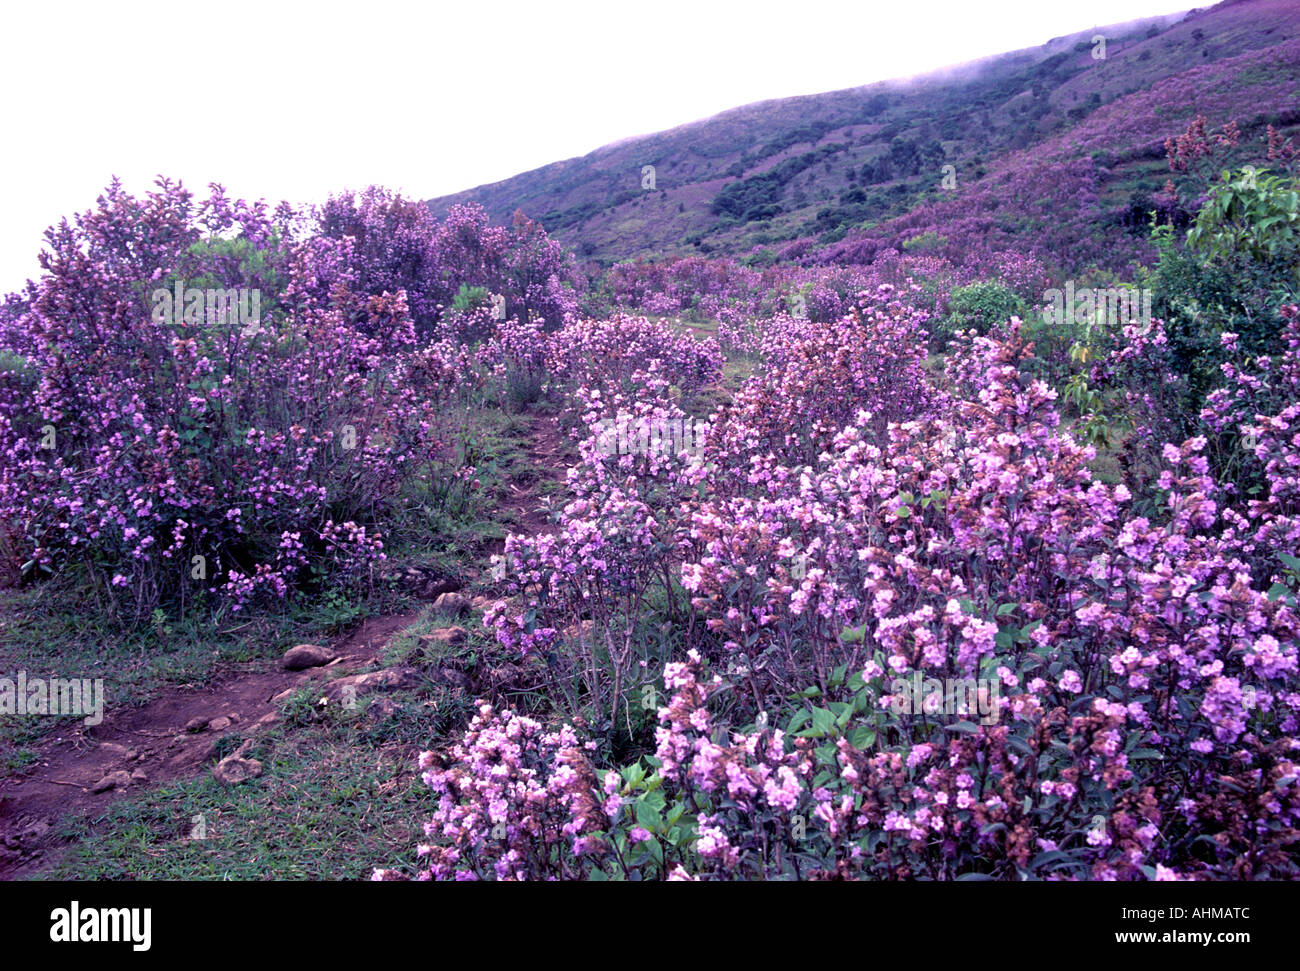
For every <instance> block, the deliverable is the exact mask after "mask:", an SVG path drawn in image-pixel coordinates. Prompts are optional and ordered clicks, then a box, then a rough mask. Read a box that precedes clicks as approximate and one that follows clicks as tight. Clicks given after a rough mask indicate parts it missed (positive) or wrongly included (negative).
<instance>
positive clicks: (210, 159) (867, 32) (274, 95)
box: [0, 0, 1190, 292]
mask: <svg viewBox="0 0 1300 971" xmlns="http://www.w3.org/2000/svg"><path fill="white" fill-rule="evenodd" d="M1189 7H1190V4H1188V3H1187V2H1186V0H1182V2H1178V3H1173V2H1169V0H1089V2H1087V3H1060V2H1056V0H1047V2H1044V0H985V2H971V0H913V2H906V3H904V2H898V0H889V2H880V0H849V2H839V3H825V2H818V0H800V2H797V3H791V2H790V0H785V2H782V3H774V2H766V0H747V2H740V3H714V2H709V0H691V2H677V0H654V2H636V0H596V2H567V0H565V2H552V3H547V2H542V0H534V2H527V3H505V2H500V3H494V2H485V0H458V2H456V3H454V4H451V3H429V4H420V3H418V2H410V0H407V2H392V3H390V2H383V0H364V2H355V0H354V2H349V3H346V4H342V3H337V4H336V3H332V2H313V3H302V4H298V3H293V4H290V3H279V2H275V0H260V2H255V3H246V2H239V0H234V2H219V3H205V4H195V3H187V2H174V0H173V2H166V3H114V2H111V0H109V2H97V3H86V4H84V5H83V4H75V3H56V2H44V0H34V2H27V3H22V4H13V3H6V4H4V6H3V8H2V12H0V36H3V37H4V38H5V51H4V54H3V57H0V91H3V95H0V98H2V99H3V100H2V101H0V118H2V120H3V126H2V127H0V131H3V133H4V142H5V145H4V149H3V155H2V158H0V174H2V175H3V179H2V180H0V186H2V189H0V192H2V198H0V292H4V291H9V290H13V289H16V288H18V287H19V286H20V285H21V284H22V282H23V281H24V280H25V279H26V278H27V277H29V276H35V275H36V274H37V273H38V272H39V267H38V265H37V263H36V254H37V253H38V252H39V250H40V248H41V245H42V236H41V234H42V232H43V231H44V229H45V227H46V226H48V225H50V224H51V223H54V222H56V221H57V220H58V219H59V218H60V217H62V216H65V215H67V216H70V215H72V214H73V213H74V212H80V211H83V210H85V209H88V208H90V207H92V206H93V205H94V201H95V197H96V196H97V195H98V194H99V192H100V191H101V190H102V189H103V188H104V186H105V185H107V183H108V181H109V179H110V178H111V177H112V176H113V175H117V176H119V177H121V179H122V180H123V182H124V183H125V184H126V186H127V188H128V189H130V190H131V191H133V192H137V193H138V192H143V191H145V190H147V189H148V188H149V187H150V185H151V184H152V181H153V179H154V177H155V176H156V175H158V174H165V175H168V176H171V177H172V178H179V179H180V180H182V181H183V182H184V183H185V184H186V185H187V186H189V187H191V188H193V189H195V190H203V189H205V187H206V186H207V184H208V183H209V182H221V183H222V184H224V185H225V186H226V187H227V189H228V190H230V192H231V194H232V195H235V196H240V197H244V198H266V199H268V200H271V201H278V200H280V199H288V200H290V201H291V202H295V203H307V202H316V201H320V200H322V199H324V198H325V197H326V196H327V195H328V194H329V193H331V192H336V191H339V190H342V189H347V188H362V187H364V186H366V185H369V184H372V183H377V184H381V185H386V186H389V187H390V188H393V189H397V190H400V191H402V192H403V193H405V194H407V195H411V196H417V197H420V198H430V197H433V196H437V195H444V194H446V193H449V192H456V191H458V190H461V189H467V188H471V187H472V186H475V185H480V184H482V183H485V182H495V181H499V180H501V179H504V178H507V177H509V176H511V175H514V174H516V173H518V172H522V171H526V170H528V169H532V168H536V167H538V166H540V165H544V164H546V163H548V162H553V161H556V160H559V159H564V158H571V157H573V156H576V155H584V154H586V153H587V152H589V151H591V150H592V149H595V148H598V147H600V146H601V145H605V144H608V143H609V142H612V141H617V140H619V139H621V138H626V137H628V136H630V135H638V134H645V133H649V132H654V131H661V130H663V129H665V128H672V127H674V126H676V125H679V124H683V123H685V122H688V121H693V120H695V119H698V118H704V117H708V116H709V115H712V114H716V113H717V112H719V111H723V110H725V109H727V108H732V107H736V106H738V105H742V104H747V103H749V102H753V101H761V100H764V99H766V98H778V97H787V96H790V95H799V94H812V93H816V92H819V91H831V90H835V89H838V88H847V87H853V86H856V85H860V84H867V83H870V82H872V81H878V80H883V79H886V78H893V77H903V76H907V75H912V74H917V73H921V72H924V71H927V70H931V69H933V68H937V67H943V66H945V65H949V64H956V63H960V62H963V61H968V60H973V59H975V58H978V57H982V56H985V55H989V54H995V53H999V52H1002V51H1007V50H1015V49H1018V48H1023V47H1033V46H1037V45H1039V44H1042V43H1044V42H1045V41H1047V40H1048V39H1049V38H1052V37H1057V36H1060V35H1063V34H1068V33H1072V32H1075V31H1079V30H1087V29H1089V28H1091V27H1094V26H1098V25H1104V24H1109V23H1115V22H1120V21H1127V20H1132V19H1138V18H1140V17H1144V16H1150V15H1155V14H1163V13H1171V12H1174V11H1179V10H1185V9H1189ZM200 194H202V192H200Z"/></svg>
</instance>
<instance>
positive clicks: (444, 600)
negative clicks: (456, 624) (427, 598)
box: [433, 593, 470, 617]
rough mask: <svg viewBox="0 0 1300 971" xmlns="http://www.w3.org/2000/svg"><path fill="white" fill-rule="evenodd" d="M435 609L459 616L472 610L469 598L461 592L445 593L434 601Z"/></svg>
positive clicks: (442, 612) (441, 612)
mask: <svg viewBox="0 0 1300 971" xmlns="http://www.w3.org/2000/svg"><path fill="white" fill-rule="evenodd" d="M433 609H434V610H435V611H437V612H438V613H440V614H451V615H452V616H454V617H458V616H460V615H461V614H467V613H469V611H470V602H469V599H468V598H466V597H464V596H462V595H461V594H459V593H444V594H441V595H439V597H438V599H437V600H435V601H434V602H433Z"/></svg>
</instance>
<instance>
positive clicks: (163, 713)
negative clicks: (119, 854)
mask: <svg viewBox="0 0 1300 971" xmlns="http://www.w3.org/2000/svg"><path fill="white" fill-rule="evenodd" d="M418 616H419V611H413V612H411V613H406V614H396V615H392V616H387V617H373V618H370V619H368V620H366V621H365V622H363V623H362V624H361V626H360V627H359V628H357V629H356V630H355V631H353V632H352V633H350V634H348V635H347V636H346V637H344V638H343V639H342V640H341V641H340V642H338V643H336V644H333V645H322V646H328V647H329V649H330V652H331V653H333V654H337V655H338V657H337V659H336V660H334V661H332V662H331V663H330V664H329V665H327V666H325V667H317V668H309V669H308V670H305V671H286V670H283V669H278V668H277V669H272V670H259V671H251V672H249V671H237V670H231V671H225V672H220V673H219V674H218V675H217V676H216V677H215V678H214V679H213V680H212V681H211V682H209V683H208V684H206V685H204V686H203V687H201V688H191V687H188V686H184V685H175V686H168V687H167V688H165V689H164V690H163V691H162V693H161V694H160V695H159V696H158V697H157V698H155V699H154V700H152V701H150V702H148V703H147V704H144V705H142V706H140V707H138V708H127V709H122V710H118V711H113V710H106V711H105V712H104V720H103V721H102V722H101V723H100V724H98V725H94V726H87V725H85V724H84V723H82V722H77V723H75V724H74V725H72V726H70V727H69V729H68V730H67V731H64V732H61V733H57V734H55V735H52V736H49V737H47V738H45V739H42V740H41V741H39V742H37V743H36V744H35V745H34V746H33V747H34V749H35V750H36V752H37V754H38V757H37V760H36V761H35V762H34V763H33V764H31V765H30V766H28V767H27V768H26V769H25V770H24V771H22V772H19V773H15V774H13V775H10V776H8V777H6V778H4V779H2V780H0V879H14V878H18V877H23V876H30V875H32V874H34V873H36V872H38V871H40V870H43V869H45V868H46V867H47V866H48V865H49V863H50V862H51V856H52V854H53V853H55V852H57V849H56V846H57V840H56V833H57V830H56V824H57V823H58V820H59V817H60V816H62V815H64V814H71V815H81V816H84V815H88V814H90V813H94V812H100V811H102V810H103V809H104V808H105V807H106V806H108V805H110V804H111V803H113V802H115V801H116V800H118V799H123V798H126V797H127V796H129V795H132V794H134V793H136V792H138V791H139V789H140V788H141V787H146V786H148V787H153V786H158V785H161V784H163V783H167V782H172V781H174V780H177V779H185V778H191V777H194V776H198V775H201V774H203V773H204V772H209V771H211V769H212V759H213V756H214V755H215V754H217V752H218V747H219V746H220V745H221V740H222V739H223V738H225V737H226V736H235V737H247V736H251V735H253V734H255V733H256V732H257V731H258V730H260V729H261V728H266V727H270V726H271V725H274V724H275V723H276V722H277V721H279V718H280V716H279V707H280V702H281V701H282V700H283V696H284V694H285V693H286V692H292V691H294V690H297V689H298V688H300V687H303V686H305V685H308V684H311V683H313V682H322V681H325V680H327V679H328V678H329V677H330V676H331V675H332V674H336V673H340V672H343V671H353V670H355V669H357V668H362V667H367V666H369V665H373V664H375V663H376V662H377V655H378V653H379V651H380V650H382V648H383V647H384V645H385V644H387V643H388V641H389V639H390V638H391V637H392V636H393V635H394V634H395V633H397V632H398V631H400V630H403V629H405V628H406V627H407V626H409V625H410V624H411V623H412V622H414V621H415V619H416V618H417V617H418ZM221 719H224V721H222V720H221ZM227 747H229V748H232V749H233V746H231V745H227ZM115 772H125V773H127V775H128V776H130V778H131V783H130V785H129V786H128V787H123V788H116V787H109V788H107V789H105V790H104V791H101V792H95V791H94V790H95V789H96V788H99V785H98V784H99V783H100V781H101V780H103V779H105V778H106V777H107V776H109V774H110V773H115Z"/></svg>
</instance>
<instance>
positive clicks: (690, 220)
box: [429, 0, 1300, 264]
mask: <svg viewBox="0 0 1300 971" xmlns="http://www.w3.org/2000/svg"><path fill="white" fill-rule="evenodd" d="M1095 34H1101V35H1102V36H1104V37H1105V38H1106V50H1105V55H1106V56H1105V57H1104V58H1097V57H1094V53H1095V47H1094V45H1093V43H1092V41H1091V38H1092V37H1093V36H1094V35H1095ZM1298 38H1300V4H1296V3H1294V2H1289V0H1230V2H1227V3H1222V4H1219V5H1217V6H1215V7H1213V8H1210V9H1207V10H1203V11H1192V12H1190V13H1188V14H1186V15H1180V14H1175V15H1168V16H1164V17H1153V18H1146V19H1143V20H1138V21H1133V22H1131V23H1127V24H1122V25H1113V26H1110V27H1103V28H1097V29H1095V30H1090V31H1085V32H1082V33H1079V34H1072V35H1069V36H1066V37H1060V38H1054V39H1053V40H1050V41H1048V42H1047V43H1045V44H1043V45H1042V46H1041V47H1037V48H1031V49H1028V50H1022V51H1015V52H1011V53H1007V54H1002V55H999V56H996V57H992V58H987V59H985V60H983V61H981V62H977V63H974V64H970V65H964V66H961V67H959V68H953V69H948V70H945V71H941V72H937V73H934V74H931V75H927V76H925V77H922V78H919V79H915V80H911V81H907V82H882V83H878V84H873V85H868V86H865V87H859V88H851V89H847V90H843V91H835V92H829V93H826V94H820V95H813V96H808V97H799V98H788V99H780V100H776V101H767V102H761V103H758V104H753V105H747V106H745V107H742V108H736V109H733V110H731V111H728V112H724V113H723V114H720V115H717V116H715V117H713V118H709V119H706V120H704V121H699V122H694V123H691V124H689V125H684V126H682V127H679V128H676V129H673V130H671V131H667V132H662V133H659V134H656V135H651V136H646V137H640V138H633V139H628V140H626V141H623V142H619V143H616V144H614V145H609V146H605V147H603V148H600V149H598V150H596V151H594V152H592V153H590V154H588V155H586V156H583V157H581V158H575V159H568V160H566V161H562V162H556V163H553V164H551V165H548V166H544V167H543V168H540V169H536V170H533V171H531V172H525V173H522V174H520V175H517V176H514V177H513V178H510V179H507V180H505V181H503V182H498V183H494V184H491V185H485V186H479V187H477V188H474V189H471V190H468V191H466V192H462V193H458V194H456V195H451V196H444V197H441V198H438V199H433V200H430V203H429V204H430V206H432V207H433V209H434V210H435V211H436V212H438V213H442V212H444V211H445V210H446V209H447V208H449V207H450V206H452V205H455V204H460V203H466V202H477V203H479V204H481V205H482V206H483V207H484V208H485V209H486V210H487V211H488V213H489V215H490V216H491V217H492V218H493V220H494V221H501V222H504V221H507V220H508V219H509V218H510V217H511V215H512V214H513V212H514V211H515V210H516V209H522V210H523V211H524V212H525V213H526V214H527V215H529V216H530V217H533V218H535V219H538V220H540V221H541V222H542V224H543V225H544V226H545V228H546V230H547V231H548V232H549V233H551V234H552V235H554V236H556V237H558V238H559V239H560V240H562V241H563V242H565V243H566V244H568V245H570V246H572V247H574V248H575V249H576V250H577V251H578V253H579V254H580V255H582V256H583V257H585V258H588V259H590V260H592V261H595V262H598V263H603V264H607V263H609V262H613V261H617V260H623V259H629V258H635V257H657V256H664V255H670V254H675V255H689V254H699V253H711V252H712V253H725V254H733V255H739V254H747V253H753V252H754V251H755V248H756V247H767V246H771V245H773V244H778V245H777V249H780V245H779V244H788V243H789V242H791V241H799V242H798V243H797V245H795V246H794V247H788V246H787V247H786V249H787V252H786V253H785V254H784V255H787V256H789V255H797V256H803V257H805V258H822V259H825V258H835V259H840V260H864V259H870V258H871V255H872V254H873V253H874V252H875V251H877V250H878V249H880V248H882V247H886V246H891V245H892V246H894V247H895V248H897V246H898V245H899V244H900V243H901V242H904V241H906V240H907V238H909V237H907V236H906V235H903V234H905V233H907V232H909V231H910V230H912V229H914V228H916V227H918V226H924V225H928V224H929V222H930V221H932V218H933V217H946V216H952V215H953V214H954V213H953V211H951V210H950V208H949V209H945V208H944V207H953V206H957V207H958V210H960V212H961V213H963V214H965V215H966V216H968V215H969V212H968V210H969V208H970V206H971V205H977V207H978V208H979V209H980V210H981V211H983V212H985V213H986V216H987V218H985V219H983V220H982V221H981V222H980V225H982V226H983V227H984V228H985V229H987V230H991V231H994V232H995V233H1001V234H1004V235H1016V234H1021V235H1022V237H1023V235H1024V234H1025V233H1033V234H1035V235H1038V234H1039V231H1040V230H1042V229H1043V228H1044V227H1045V226H1049V225H1050V224H1051V223H1053V222H1059V221H1060V220H1059V216H1060V213H1059V212H1058V209H1059V206H1056V205H1054V204H1053V203H1052V201H1051V199H1050V198H1046V197H1044V196H1043V195H1042V193H1040V192H1039V191H1037V190H1035V189H1034V188H1033V187H1032V186H1031V185H1029V184H1028V183H1027V181H1026V180H1028V182H1032V181H1033V180H1034V179H1042V178H1044V176H1045V173H1047V178H1048V182H1049V183H1051V184H1050V186H1048V187H1047V191H1048V196H1052V197H1055V198H1057V201H1059V200H1060V199H1062V198H1064V199H1070V200H1072V201H1073V202H1072V205H1073V209H1072V210H1071V212H1072V218H1071V219H1070V220H1068V221H1069V222H1071V225H1070V226H1067V227H1065V228H1064V229H1063V228H1062V227H1061V226H1059V225H1057V226H1055V227H1053V228H1052V231H1051V232H1048V233H1047V236H1048V237H1049V238H1046V239H1043V240H1041V241H1039V242H1040V244H1041V247H1042V248H1043V249H1044V250H1045V253H1046V255H1047V256H1048V257H1049V258H1050V257H1051V256H1053V255H1055V256H1056V257H1057V259H1058V260H1061V261H1065V260H1066V259H1067V257H1066V253H1067V251H1068V252H1069V253H1070V254H1071V257H1072V258H1083V257H1084V256H1090V255H1096V256H1097V257H1098V258H1100V259H1102V260H1103V261H1104V260H1106V259H1107V258H1114V257H1116V256H1117V255H1119V254H1122V255H1128V251H1129V249H1131V247H1124V246H1121V247H1119V248H1118V249H1116V248H1114V247H1111V246H1108V245H1103V244H1096V245H1091V246H1089V245H1083V247H1082V250H1080V251H1078V252H1076V250H1079V246H1080V240H1079V226H1077V225H1073V223H1076V222H1078V221H1079V220H1084V221H1086V222H1087V223H1088V224H1089V225H1094V226H1095V225H1096V224H1098V223H1100V224H1107V225H1113V224H1123V223H1124V222H1125V220H1129V221H1130V222H1131V221H1132V220H1131V217H1130V216H1129V215H1126V214H1129V213H1131V212H1132V211H1133V209H1134V206H1137V207H1138V208H1140V207H1141V204H1142V201H1143V199H1144V198H1145V196H1146V195H1148V194H1149V193H1151V192H1154V191H1156V190H1157V189H1158V188H1159V187H1160V185H1161V184H1162V183H1163V179H1164V173H1163V170H1162V165H1163V163H1162V161H1161V153H1160V151H1159V145H1160V144H1161V143H1162V142H1163V139H1164V138H1165V137H1166V136H1167V135H1170V134H1175V133H1176V132H1177V131H1179V130H1181V128H1182V127H1184V126H1185V124H1186V122H1187V120H1189V119H1190V118H1191V117H1192V116H1193V115H1194V114H1197V113H1203V114H1206V115H1208V116H1209V117H1210V120H1211V122H1212V123H1220V122H1222V121H1225V120H1228V119H1229V118H1232V117H1237V119H1238V121H1239V122H1240V123H1242V125H1243V129H1245V130H1246V134H1247V135H1248V136H1253V130H1252V129H1253V128H1260V127H1262V125H1263V124H1264V123H1269V122H1271V123H1273V124H1276V125H1279V127H1281V128H1282V129H1283V130H1284V131H1286V132H1290V131H1291V130H1292V129H1294V127H1295V125H1296V122H1297V121H1298V120H1300V83H1297V81H1296V78H1297V76H1300V46H1298V45H1297V44H1296V43H1294V42H1295V41H1296V40H1297V39H1298ZM1243 104H1245V105H1252V106H1255V107H1256V108H1257V109H1258V110H1257V111H1254V112H1253V113H1252V116H1251V117H1250V118H1242V117H1238V116H1239V114H1240V112H1239V106H1240V105H1243ZM1153 146H1154V148H1153ZM1049 163H1050V164H1049ZM647 165H653V166H654V169H655V172H654V176H655V179H654V188H653V189H643V188H642V184H643V178H642V173H643V167H644V166H647ZM948 165H951V166H952V168H951V169H946V168H945V166H948ZM1044 166H1049V167H1050V169H1051V171H1050V172H1047V170H1046V169H1044ZM1016 173H1020V175H1019V176H1017V175H1016ZM945 174H946V175H948V176H950V178H949V179H948V185H947V187H946V188H945V187H944V186H943V184H942V183H943V181H944V176H945ZM1026 191H1028V192H1029V193H1030V196H1029V197H1026V195H1025V192H1026ZM972 193H973V195H972ZM958 198H965V199H967V200H968V201H967V202H966V203H959V202H958V201H957V200H958ZM969 200H976V201H975V202H971V201H969ZM1030 200H1032V204H1029V205H1026V204H1027V203H1029V202H1030ZM935 207H939V208H938V209H936V208H935ZM918 232H919V230H918ZM913 235H915V234H913ZM864 240H869V241H871V242H870V243H869V245H863V241H864ZM855 243H856V244H857V245H855ZM836 244H840V245H838V246H837V245H836ZM1093 250H1095V251H1096V252H1095V254H1093V253H1092V252H1091V251H1093ZM1084 251H1087V252H1086V253H1085V252H1084ZM764 255H768V256H770V255H772V254H770V253H769V254H764Z"/></svg>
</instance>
